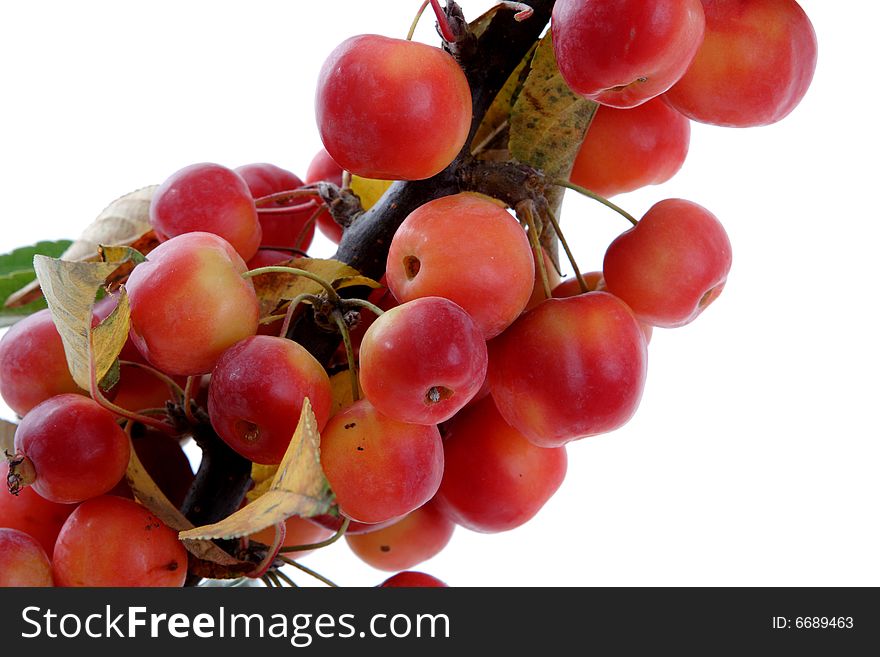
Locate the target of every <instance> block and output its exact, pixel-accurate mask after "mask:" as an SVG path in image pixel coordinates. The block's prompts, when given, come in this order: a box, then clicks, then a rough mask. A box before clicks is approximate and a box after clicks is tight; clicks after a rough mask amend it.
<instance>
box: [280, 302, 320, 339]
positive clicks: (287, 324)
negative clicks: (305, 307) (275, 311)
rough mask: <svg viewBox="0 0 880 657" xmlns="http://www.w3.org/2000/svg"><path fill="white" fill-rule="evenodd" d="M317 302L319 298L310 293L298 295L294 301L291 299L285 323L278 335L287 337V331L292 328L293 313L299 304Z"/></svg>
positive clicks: (285, 314) (285, 315)
mask: <svg viewBox="0 0 880 657" xmlns="http://www.w3.org/2000/svg"><path fill="white" fill-rule="evenodd" d="M317 300H318V297H316V296H315V295H314V294H309V293H308V292H303V293H302V294H298V295H296V296H295V297H294V298H293V299H291V300H290V304H289V305H288V306H287V312H286V313H284V323H283V324H281V331H279V333H278V335H279V336H281V337H282V338H283V337H284V336H286V335H287V329H288V328H289V327H290V322H291V320H292V319H293V313H294V311H295V310H296V307H297V306H298V305H299V304H301V303H302V302H303V301H312V302H313V303H314V302H315V301H317Z"/></svg>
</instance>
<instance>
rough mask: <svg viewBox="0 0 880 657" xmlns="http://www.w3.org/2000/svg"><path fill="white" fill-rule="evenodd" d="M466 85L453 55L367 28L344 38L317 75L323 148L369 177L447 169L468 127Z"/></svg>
mask: <svg viewBox="0 0 880 657" xmlns="http://www.w3.org/2000/svg"><path fill="white" fill-rule="evenodd" d="M471 115H472V101H471V93H470V88H469V87H468V83H467V79H466V78H465V76H464V73H463V72H462V70H461V68H460V67H459V65H458V64H457V63H456V62H455V60H454V59H453V58H452V56H451V55H449V54H448V53H446V52H444V51H443V50H440V49H439V48H435V47H433V46H428V45H425V44H421V43H417V42H414V41H405V40H401V39H389V38H387V37H383V36H378V35H375V34H364V35H360V36H355V37H352V38H350V39H347V40H346V41H343V42H342V43H341V44H340V45H339V46H337V47H336V49H335V50H334V51H333V52H332V53H331V54H330V56H329V57H328V58H327V61H326V62H325V63H324V66H323V67H322V69H321V72H320V74H319V77H318V87H317V94H316V97H315V116H316V119H317V122H318V130H319V132H320V134H321V140H322V141H323V142H324V148H326V149H327V152H328V153H329V154H330V156H331V157H332V158H333V160H335V161H336V162H338V163H339V165H340V166H341V167H342V168H343V169H346V170H348V171H351V172H352V173H354V174H357V175H359V176H364V177H366V178H381V179H385V180H421V179H424V178H430V177H431V176H433V175H435V174H437V173H439V172H440V171H442V170H443V169H445V168H446V167H447V166H448V165H449V163H450V162H452V160H453V159H454V158H455V156H456V155H458V153H459V151H460V150H461V149H462V147H463V146H464V143H465V140H466V139H467V135H468V132H469V130H470V125H471Z"/></svg>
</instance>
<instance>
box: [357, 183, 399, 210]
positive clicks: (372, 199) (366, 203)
mask: <svg viewBox="0 0 880 657" xmlns="http://www.w3.org/2000/svg"><path fill="white" fill-rule="evenodd" d="M393 182H394V181H393V180H378V179H374V178H361V177H360V176H352V177H351V191H353V192H354V193H355V194H357V195H358V198H360V200H361V205H362V206H363V208H364V210H369V209H370V208H371V207H373V206H374V205H376V203H378V202H379V199H380V198H382V195H383V194H384V193H385V192H386V191H388V188H389V187H391V184H392V183H393Z"/></svg>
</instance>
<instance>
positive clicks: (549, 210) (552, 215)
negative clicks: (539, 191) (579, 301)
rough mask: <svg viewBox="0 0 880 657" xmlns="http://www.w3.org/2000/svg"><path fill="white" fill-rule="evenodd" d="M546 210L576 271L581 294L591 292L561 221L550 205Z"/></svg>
mask: <svg viewBox="0 0 880 657" xmlns="http://www.w3.org/2000/svg"><path fill="white" fill-rule="evenodd" d="M544 210H545V212H546V214H547V218H548V219H549V220H550V224H551V225H552V226H553V230H554V231H556V237H558V238H559V243H560V244H562V248H563V250H564V251H565V255H566V256H567V257H568V262H569V263H570V264H571V267H572V269H574V275H575V277H576V278H577V282H578V286H579V287H580V288H581V294H584V293H586V292H589V289H588V288H587V282H586V281H585V280H584V275H583V274H582V273H581V270H580V268H579V267H578V264H577V262H576V261H575V259H574V253H572V251H571V248H569V246H568V240H566V239H565V235H564V234H563V232H562V228H561V227H560V226H559V219H557V217H556V213H555V212H553V208H551V207H550V206H549V205H548V206H547V207H545V208H544Z"/></svg>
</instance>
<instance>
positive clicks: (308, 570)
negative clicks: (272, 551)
mask: <svg viewBox="0 0 880 657" xmlns="http://www.w3.org/2000/svg"><path fill="white" fill-rule="evenodd" d="M278 558H279V559H280V560H281V561H283V562H284V563H286V564H287V565H288V566H293V567H294V568H298V569H299V570H301V571H303V572H304V573H306V574H307V575H311V576H312V577H314V578H315V579H317V580H319V581H321V582H324V584H326V585H327V586H332V587H333V588H338V586H337V585H336V584H335V583H333V582H331V581H330V580H329V579H327V578H326V577H324V576H323V575H322V574H321V573H317V572H315V571H314V570H312V569H311V568H307V567H306V566H303V565H302V564H301V563H298V562H296V561H294V560H293V559H288V558H287V557H284V556H280V557H278Z"/></svg>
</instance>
